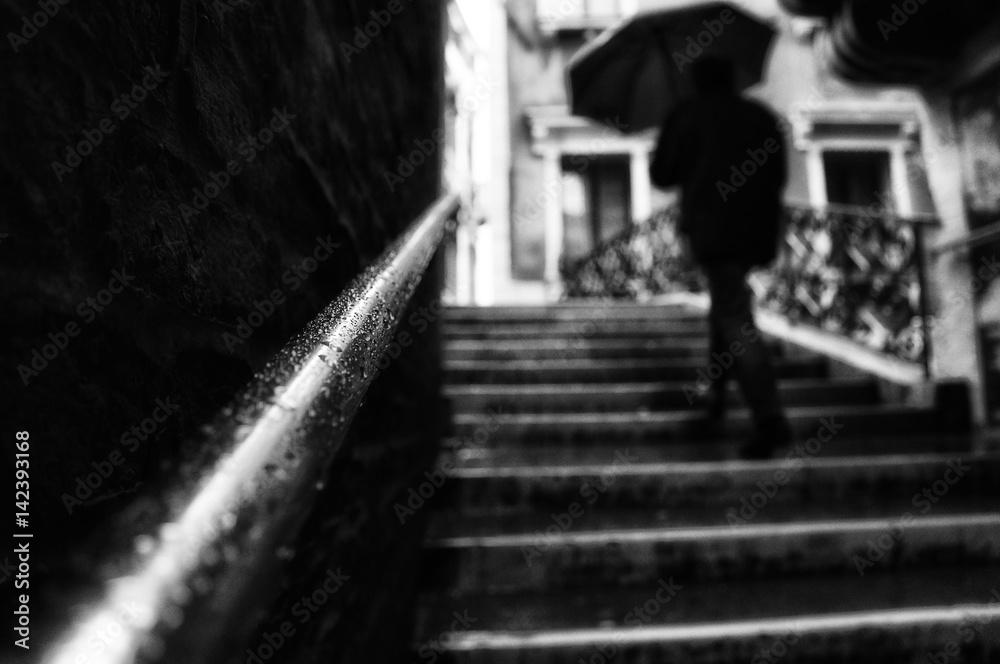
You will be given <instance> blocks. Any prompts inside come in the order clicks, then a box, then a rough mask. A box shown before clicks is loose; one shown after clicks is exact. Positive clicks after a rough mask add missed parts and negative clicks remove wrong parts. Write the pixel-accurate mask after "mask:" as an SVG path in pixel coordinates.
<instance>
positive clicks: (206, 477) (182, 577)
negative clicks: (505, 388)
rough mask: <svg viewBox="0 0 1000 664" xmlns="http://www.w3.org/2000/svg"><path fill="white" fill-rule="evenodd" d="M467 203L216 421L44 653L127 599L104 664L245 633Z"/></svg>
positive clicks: (434, 221) (179, 656)
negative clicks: (201, 451)
mask: <svg viewBox="0 0 1000 664" xmlns="http://www.w3.org/2000/svg"><path fill="white" fill-rule="evenodd" d="M458 207H459V197H458V196H457V195H448V196H445V197H443V198H441V199H440V200H438V201H437V202H436V203H435V204H434V205H433V206H432V207H431V208H429V209H428V210H427V211H426V212H425V213H424V214H423V215H422V216H421V217H420V218H419V219H418V220H417V221H415V222H414V223H413V224H412V225H411V226H410V228H409V229H408V230H407V231H406V232H405V233H404V234H403V235H402V236H401V237H400V238H399V239H398V240H397V241H395V242H394V243H393V244H392V245H391V246H390V247H389V248H388V249H387V250H386V251H385V252H384V253H383V254H382V256H380V257H379V259H378V260H377V261H376V262H375V263H374V264H373V265H371V266H370V267H369V268H368V269H366V270H365V271H364V272H363V273H362V274H361V275H360V276H358V277H357V278H356V279H355V280H354V281H353V282H352V283H351V285H350V286H348V288H347V289H346V290H345V291H344V292H343V294H341V296H340V297H339V298H337V299H336V300H335V301H334V302H333V303H332V304H330V305H329V306H328V307H327V308H326V309H325V310H324V311H323V312H322V313H321V314H320V315H319V316H318V317H317V318H316V319H315V320H313V322H312V323H310V324H309V325H308V326H307V327H306V329H305V330H303V331H302V332H301V333H299V334H298V335H297V336H296V337H294V338H293V339H292V340H291V341H289V342H288V344H286V345H285V347H284V348H283V349H282V350H281V351H280V352H279V353H278V355H277V356H276V358H275V359H274V361H272V362H271V363H269V364H268V366H267V367H266V368H265V369H264V370H263V371H262V372H261V373H260V374H258V375H257V376H256V377H255V378H254V380H253V381H252V382H251V384H250V385H249V386H248V387H247V388H246V389H245V390H244V391H243V392H242V393H241V394H240V395H239V396H238V397H237V398H236V399H235V401H234V402H233V405H231V406H230V407H228V408H226V409H224V410H223V411H222V412H221V413H220V414H219V415H218V417H217V418H216V419H215V421H214V422H213V423H212V424H211V425H209V426H208V427H206V428H205V430H204V438H205V440H204V441H203V442H204V444H203V446H202V447H204V448H206V450H207V452H206V454H207V455H208V456H207V457H206V458H203V459H201V460H198V461H195V462H192V463H189V464H188V465H189V466H190V467H191V468H193V470H188V471H184V470H181V471H179V475H178V476H177V477H175V478H174V479H173V480H172V481H171V482H170V483H168V484H167V485H166V488H165V490H164V491H162V492H160V493H158V495H157V497H156V499H155V502H157V503H159V504H158V505H157V507H156V508H155V509H156V511H157V512H158V514H157V515H156V519H155V521H153V522H154V523H157V524H158V525H157V526H156V527H155V528H153V529H149V528H146V529H140V530H138V532H135V530H136V529H135V528H134V527H133V529H132V530H133V532H131V533H129V536H128V537H126V542H127V544H128V545H127V546H122V547H121V550H120V551H118V552H117V553H114V554H112V555H111V557H109V558H108V559H107V560H104V561H102V562H101V567H102V570H103V576H104V577H106V580H105V581H103V582H102V583H103V589H102V592H101V596H100V597H99V599H97V600H95V601H89V602H84V603H82V604H81V605H79V606H78V607H76V608H75V609H74V611H73V613H74V614H75V616H76V619H75V621H74V623H73V624H72V625H71V626H70V627H69V628H68V629H66V630H65V631H64V633H62V634H60V635H59V638H58V639H57V640H56V644H55V645H54V646H53V648H52V650H51V652H50V653H49V657H47V658H46V659H45V660H44V661H46V662H51V663H52V664H75V663H76V662H77V661H80V660H79V659H78V658H79V657H80V656H81V655H85V654H89V652H90V651H89V643H88V642H89V640H91V639H92V637H93V634H94V633H95V632H96V631H97V630H101V629H103V628H105V627H106V626H107V625H108V624H109V622H110V621H113V620H118V619H119V617H120V614H121V613H122V610H123V607H128V611H129V612H130V614H131V615H132V616H133V618H132V619H131V620H129V621H119V623H118V624H119V625H120V626H121V629H122V633H121V634H119V635H116V636H115V638H114V639H113V640H111V642H110V643H108V644H107V645H106V648H105V650H104V652H103V653H102V656H101V659H100V661H101V662H102V664H132V663H133V662H137V661H150V662H156V661H170V662H185V664H199V663H202V662H215V661H220V660H224V655H225V654H227V653H230V652H231V649H232V647H233V646H234V645H235V646H237V647H238V646H239V645H240V644H241V643H242V642H243V640H245V637H246V636H247V634H246V632H247V630H248V629H249V628H252V627H253V625H252V621H248V617H249V615H252V614H250V610H252V609H259V608H261V607H262V606H265V602H269V601H270V600H271V599H272V597H273V594H274V590H275V584H276V579H277V578H278V577H279V575H278V574H276V573H275V572H276V571H277V570H279V569H280V568H281V567H282V558H283V557H286V556H285V555H283V552H282V548H283V546H284V545H287V544H289V543H291V542H292V541H293V540H292V539H291V538H293V537H294V536H295V535H296V534H297V533H298V531H299V529H300V527H301V525H302V523H303V522H304V519H305V517H306V516H307V515H308V513H309V511H310V510H309V509H308V508H309V507H310V506H311V505H312V503H313V501H314V499H315V496H316V494H317V482H320V481H321V480H322V478H323V477H324V475H325V471H326V468H327V466H328V463H329V461H330V459H331V458H332V456H333V454H332V453H331V452H332V451H333V450H335V449H336V447H337V446H338V445H339V444H340V443H341V441H342V440H343V439H344V436H345V434H346V433H347V430H348V427H349V426H350V423H351V421H352V419H353V417H354V415H355V413H356V412H357V410H358V408H359V404H360V403H361V400H362V398H363V396H364V394H365V392H366V390H367V389H368V386H369V385H370V384H371V382H372V380H373V379H374V377H375V375H376V373H377V368H378V362H379V359H380V357H381V355H382V353H383V352H384V351H385V349H386V348H387V346H388V344H389V343H390V341H391V338H392V334H393V333H394V331H395V329H396V326H397V324H398V321H399V320H400V318H401V317H402V316H403V315H404V313H405V310H406V307H407V304H408V303H409V301H410V298H411V297H412V295H413V293H414V291H415V289H416V287H417V285H418V284H419V282H420V280H421V279H422V277H423V275H424V272H425V270H426V269H427V266H428V264H429V262H430V260H431V258H432V257H433V255H434V253H435V251H436V250H437V247H438V245H439V244H440V242H441V239H442V237H443V235H444V232H445V225H446V221H447V220H448V219H449V218H451V217H452V216H453V215H454V214H455V213H456V211H457V209H458ZM199 469H201V470H199ZM204 469H208V470H207V471H206V470H204ZM116 536H117V533H116ZM248 622H249V623H251V624H247V623H248ZM90 661H93V659H92V658H91V659H90Z"/></svg>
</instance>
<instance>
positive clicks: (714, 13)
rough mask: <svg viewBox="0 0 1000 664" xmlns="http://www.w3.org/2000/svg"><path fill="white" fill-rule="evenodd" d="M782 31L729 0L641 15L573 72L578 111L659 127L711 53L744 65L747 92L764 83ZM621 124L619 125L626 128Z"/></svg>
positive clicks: (587, 51)
mask: <svg viewBox="0 0 1000 664" xmlns="http://www.w3.org/2000/svg"><path fill="white" fill-rule="evenodd" d="M775 34H776V31H775V29H774V28H773V27H771V26H770V25H768V24H767V23H765V22H763V21H761V20H760V19H758V18H756V17H754V16H752V15H750V14H747V13H746V12H744V11H742V10H741V9H738V8H736V7H734V6H733V5H731V4H729V3H726V2H709V3H700V4H696V5H690V6H684V7H679V8H672V9H665V10H658V11H649V12H643V13H639V14H636V15H635V16H633V17H631V18H629V19H626V20H625V21H623V22H622V23H620V24H619V25H617V26H615V27H612V28H609V29H608V30H606V31H604V32H603V33H602V34H601V35H600V36H598V37H597V38H596V39H594V40H593V41H591V42H589V43H588V44H587V45H586V46H584V47H583V48H582V49H580V51H579V52H578V53H577V54H576V55H575V56H573V58H572V59H571V60H570V63H569V65H568V67H567V71H568V83H569V93H570V99H571V100H572V101H571V110H572V113H573V114H574V115H582V116H585V117H589V118H593V119H594V120H598V121H601V122H604V121H607V120H615V119H617V120H619V121H620V123H621V125H625V126H626V127H627V129H626V131H627V132H628V133H634V132H638V131H642V130H644V129H649V128H650V127H658V126H659V125H660V123H661V122H662V121H663V119H664V117H665V115H666V113H667V111H668V110H669V109H670V108H671V107H672V106H673V105H674V104H676V103H677V102H678V101H680V100H681V99H684V98H685V97H687V96H690V95H691V94H693V85H692V82H691V65H692V64H693V63H694V62H695V61H696V60H697V59H698V58H702V57H705V56H706V55H711V56H715V57H722V58H726V59H728V60H730V61H732V63H733V64H734V65H735V67H736V84H737V86H738V88H739V89H740V90H744V89H746V88H748V87H750V86H751V85H754V84H756V83H759V82H760V80H761V77H762V76H763V71H764V62H765V60H766V58H767V53H768V50H769V48H770V46H771V42H772V41H773V39H774V36H775ZM621 125H619V126H621Z"/></svg>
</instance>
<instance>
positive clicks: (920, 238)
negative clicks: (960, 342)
mask: <svg viewBox="0 0 1000 664" xmlns="http://www.w3.org/2000/svg"><path fill="white" fill-rule="evenodd" d="M913 238H914V248H913V253H914V256H913V260H914V261H916V268H917V283H918V284H919V287H920V335H921V337H922V338H923V352H922V353H921V357H922V359H923V363H924V377H925V378H927V379H928V380H929V379H930V377H931V330H930V323H929V320H928V319H929V316H930V305H929V304H928V303H927V254H926V253H925V252H924V229H923V226H922V225H921V224H914V225H913Z"/></svg>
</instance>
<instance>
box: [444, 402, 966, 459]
mask: <svg viewBox="0 0 1000 664" xmlns="http://www.w3.org/2000/svg"><path fill="white" fill-rule="evenodd" d="M786 415H787V417H788V420H789V423H790V424H791V426H792V429H793V431H794V434H795V439H796V441H797V442H798V443H801V444H804V443H806V442H807V441H808V440H810V439H813V438H818V439H819V440H820V441H823V442H824V443H826V441H830V440H831V438H832V439H833V442H831V443H828V446H827V449H829V450H837V449H838V448H837V443H836V438H837V436H839V435H840V434H841V433H842V432H843V433H847V434H850V435H861V434H865V435H873V434H879V433H885V434H892V435H900V434H907V433H930V432H944V431H945V426H946V423H945V422H944V421H943V420H942V419H941V418H940V417H939V416H938V414H937V413H936V412H935V411H934V410H932V409H929V408H920V407H914V406H903V405H876V406H836V407H832V406H831V407H826V406H823V407H798V408H788V409H786ZM453 422H454V426H453V429H454V437H456V438H458V439H459V440H473V441H475V440H476V438H477V437H478V438H479V439H484V438H485V440H484V441H483V443H482V444H481V445H479V446H480V447H483V446H490V447H498V446H504V445H518V444H538V443H553V444H554V443H563V444H566V443H570V444H580V445H583V444H598V445H606V444H608V443H609V442H612V441H613V444H615V445H618V446H628V445H631V444H635V443H640V442H643V441H646V442H650V443H652V442H659V443H670V442H674V441H690V440H694V439H710V438H734V439H738V438H740V437H746V436H747V435H749V433H750V432H751V431H752V430H753V419H752V417H751V414H750V412H749V411H747V410H735V411H730V412H729V413H728V414H727V416H726V419H725V421H723V422H710V421H708V420H706V419H705V416H704V414H703V413H701V412H698V411H694V410H689V411H658V412H643V411H636V412H604V413H540V414H534V413H513V414H506V413H502V412H501V413H499V414H496V415H490V414H481V413H475V414H471V413H458V414H456V415H455V416H454V417H453ZM477 431H478V432H479V433H477ZM484 432H485V436H484Z"/></svg>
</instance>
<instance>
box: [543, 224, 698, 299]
mask: <svg viewBox="0 0 1000 664" xmlns="http://www.w3.org/2000/svg"><path fill="white" fill-rule="evenodd" d="M678 215H679V210H678V209H677V208H674V207H670V208H664V209H662V210H660V211H658V212H656V213H654V214H653V216H652V217H650V218H649V219H648V220H647V221H645V222H642V223H640V224H635V225H634V226H631V227H629V228H628V229H626V230H625V231H624V232H622V233H620V234H619V235H617V236H615V237H613V238H611V239H610V240H608V241H606V242H604V243H603V244H601V245H600V246H599V247H597V249H595V250H594V251H593V252H592V253H591V254H590V255H589V256H586V257H584V258H580V259H577V260H575V261H565V260H564V261H562V263H561V264H560V266H559V269H560V273H561V274H562V279H563V289H564V297H566V298H570V299H575V298H590V297H592V298H608V297H610V298H619V299H632V300H634V299H643V298H644V297H646V296H652V295H662V294H664V293H672V292H677V291H689V292H700V291H702V290H704V286H703V284H702V277H701V273H700V272H699V271H698V268H697V266H696V265H695V264H694V263H693V262H692V261H691V260H690V258H688V257H687V256H686V255H685V253H684V251H683V250H682V248H681V242H680V239H679V237H678V233H677V220H678Z"/></svg>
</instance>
